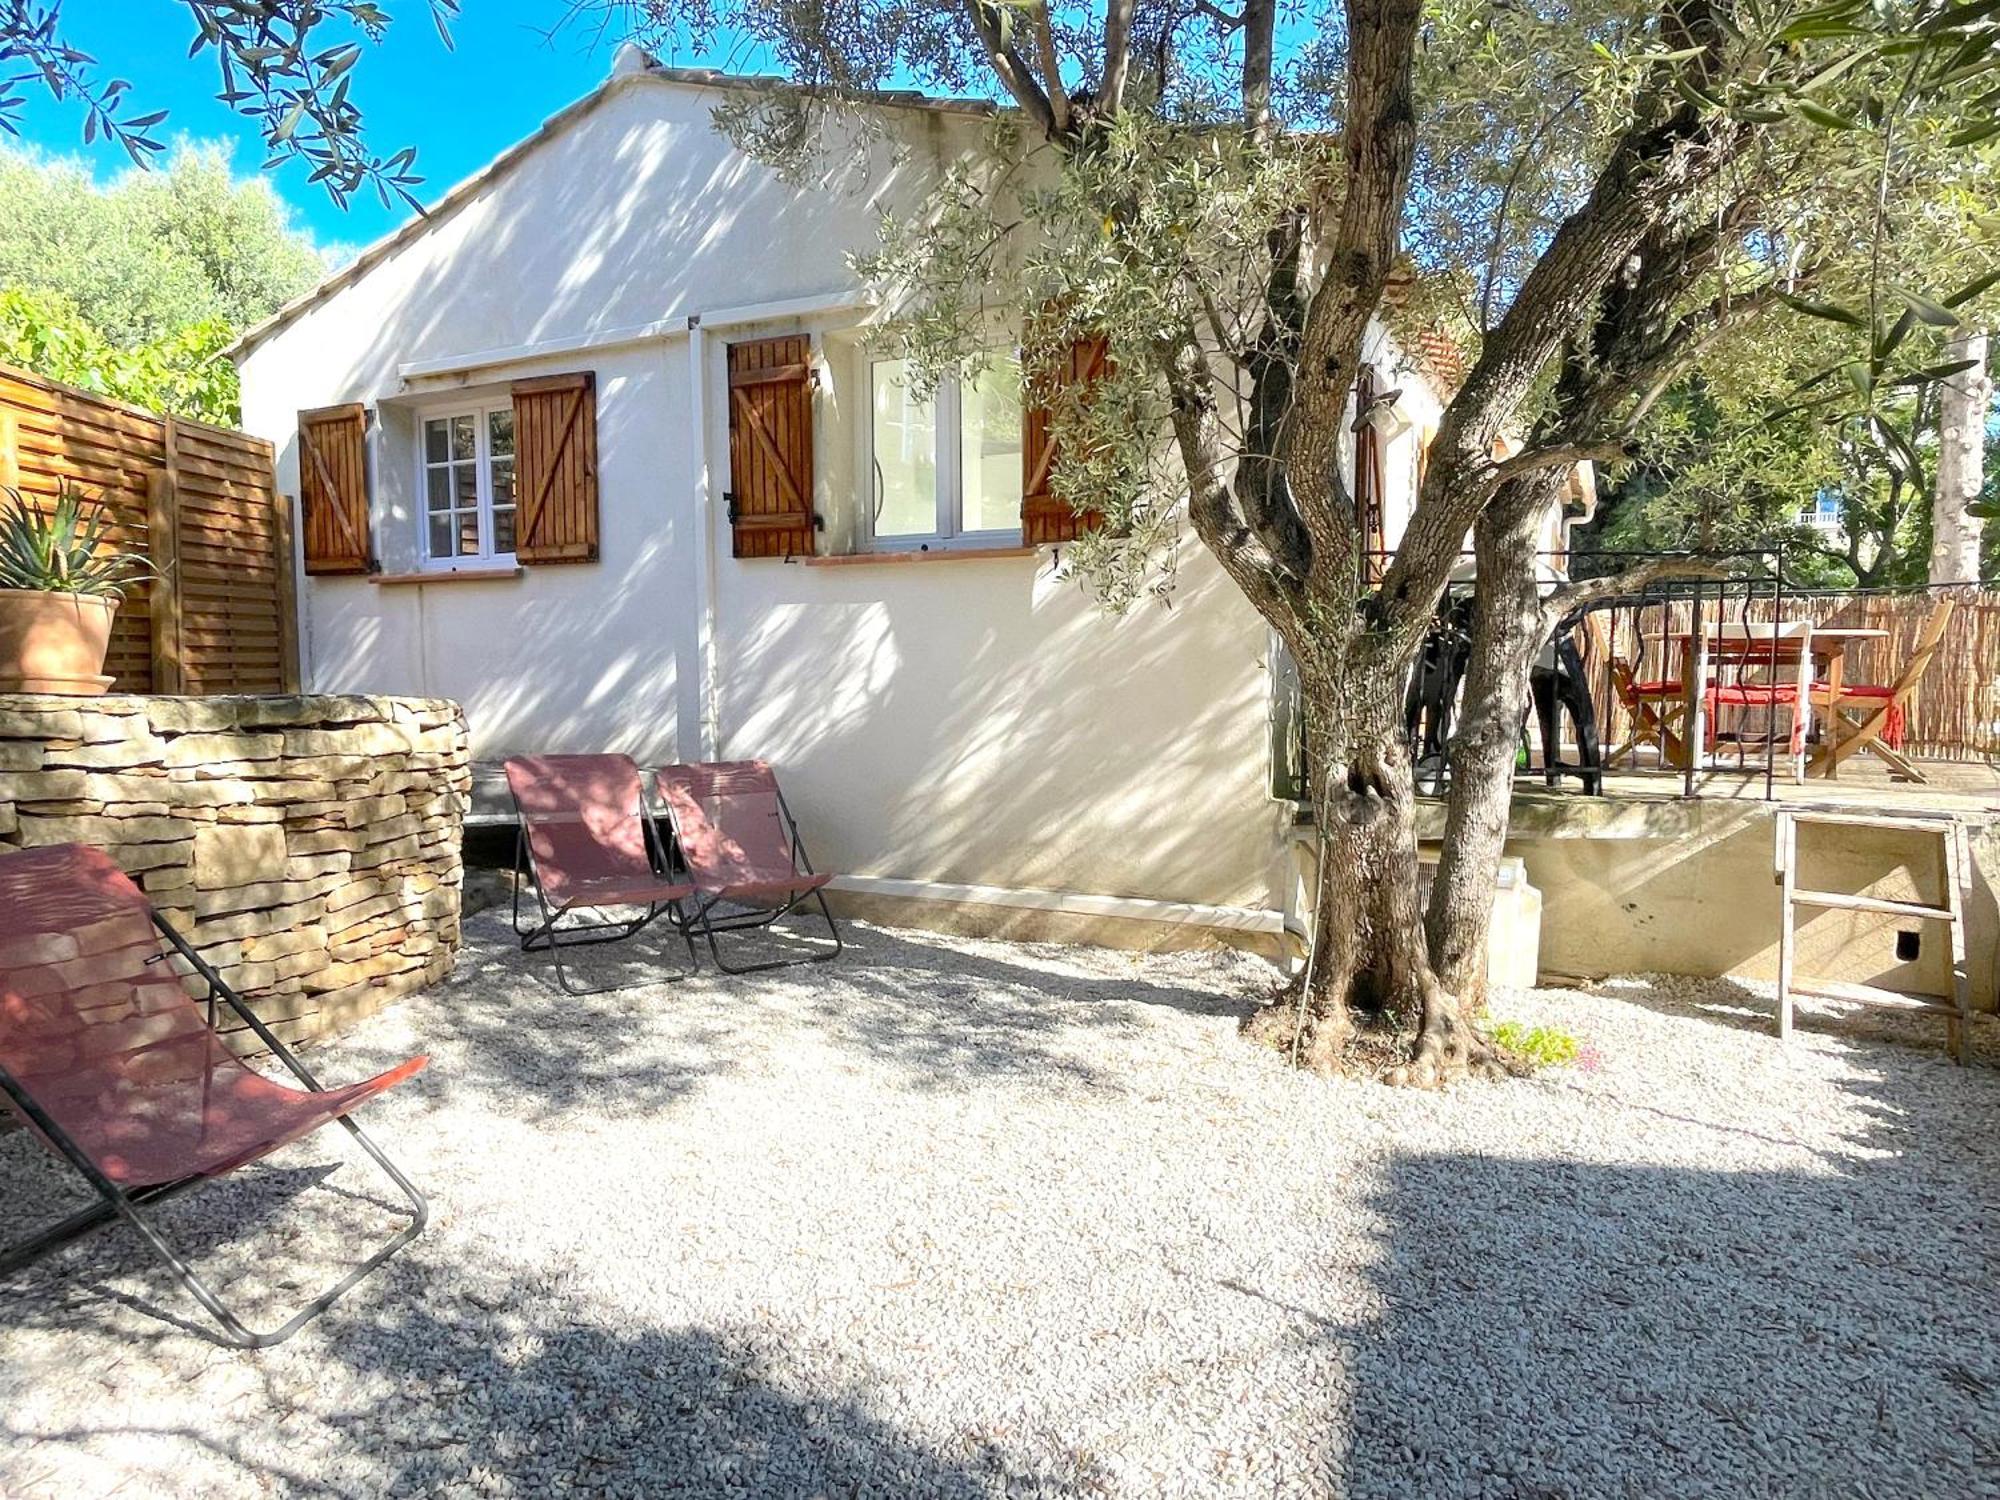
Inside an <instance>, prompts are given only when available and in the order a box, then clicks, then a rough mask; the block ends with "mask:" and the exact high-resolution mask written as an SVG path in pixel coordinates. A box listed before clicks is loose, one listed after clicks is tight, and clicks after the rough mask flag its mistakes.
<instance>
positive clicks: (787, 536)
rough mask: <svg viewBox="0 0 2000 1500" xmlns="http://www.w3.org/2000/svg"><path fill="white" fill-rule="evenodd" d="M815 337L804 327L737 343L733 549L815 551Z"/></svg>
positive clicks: (787, 553) (743, 553)
mask: <svg viewBox="0 0 2000 1500" xmlns="http://www.w3.org/2000/svg"><path fill="white" fill-rule="evenodd" d="M812 392H813V372H812V341H811V340H810V339H809V338H807V337H806V336H805V335H804V334H793V335H791V336H789V337H786V338H780V339H757V340H755V341H753V342H751V343H747V344H731V345H730V346H729V489H728V490H727V491H726V492H725V493H724V494H723V497H722V498H723V501H724V502H725V503H726V504H727V505H728V507H729V532H730V537H731V541H732V549H731V550H732V553H733V555H734V556H737V557H791V556H794V555H797V554H804V553H810V552H811V551H812V550H813V507H812V492H813V410H812Z"/></svg>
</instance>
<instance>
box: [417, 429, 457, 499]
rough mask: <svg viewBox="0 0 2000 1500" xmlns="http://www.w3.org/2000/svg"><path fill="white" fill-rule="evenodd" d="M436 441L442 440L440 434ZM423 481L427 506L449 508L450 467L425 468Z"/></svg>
mask: <svg viewBox="0 0 2000 1500" xmlns="http://www.w3.org/2000/svg"><path fill="white" fill-rule="evenodd" d="M438 441H439V442H443V441H444V439H443V438H442V436H440V437H439V439H438ZM424 483H425V486H426V489H427V493H426V496H425V500H426V503H427V504H428V506H429V508H430V509H432V510H450V509H451V469H450V467H449V466H446V467H443V468H437V469H426V470H425V471H424Z"/></svg>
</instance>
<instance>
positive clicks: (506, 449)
mask: <svg viewBox="0 0 2000 1500" xmlns="http://www.w3.org/2000/svg"><path fill="white" fill-rule="evenodd" d="M486 442H487V447H488V449H489V451H490V452H491V453H492V454H493V456H494V457H495V458H507V457H510V456H511V455H512V454H513V452H514V412H513V410H512V408H510V407H502V408H501V409H500V410H499V411H493V412H488V413H487V414H486Z"/></svg>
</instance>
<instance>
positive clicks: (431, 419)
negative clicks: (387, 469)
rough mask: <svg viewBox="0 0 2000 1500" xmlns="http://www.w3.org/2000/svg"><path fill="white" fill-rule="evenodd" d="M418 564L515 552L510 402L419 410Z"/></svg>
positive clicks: (446, 564) (449, 564)
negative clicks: (420, 538) (420, 552)
mask: <svg viewBox="0 0 2000 1500" xmlns="http://www.w3.org/2000/svg"><path fill="white" fill-rule="evenodd" d="M422 462H423V473H422V475H421V477H420V481H419V493H421V494H422V496H423V503H424V520H423V549H424V563H425V565H426V566H427V567H433V568H458V567H464V566H465V565H466V564H467V563H468V562H495V563H509V562H512V561H513V558H514V407H513V403H512V401H511V400H508V401H505V402H501V403H498V404H495V405H487V406H477V407H472V408H470V409H465V410H455V411H439V412H426V413H425V414H424V416H423V437H422Z"/></svg>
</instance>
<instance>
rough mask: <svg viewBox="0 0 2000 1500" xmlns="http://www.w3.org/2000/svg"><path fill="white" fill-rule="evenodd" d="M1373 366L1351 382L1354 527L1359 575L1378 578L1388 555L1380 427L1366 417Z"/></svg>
mask: <svg viewBox="0 0 2000 1500" xmlns="http://www.w3.org/2000/svg"><path fill="white" fill-rule="evenodd" d="M1375 396H1376V391H1375V367H1374V366H1373V365H1363V366H1362V367H1361V374H1360V375H1359V377H1357V378H1356V380H1355V382H1354V528H1355V531H1356V533H1357V534H1358V535H1359V536H1360V538H1361V576H1362V577H1363V578H1365V579H1367V580H1368V581H1369V582H1370V583H1378V582H1380V581H1381V578H1382V574H1383V571H1384V568H1385V566H1386V564H1387V562H1388V558H1387V557H1386V556H1385V555H1384V553H1385V551H1386V549H1387V547H1388V537H1387V532H1386V531H1385V529H1384V516H1383V503H1382V498H1383V497H1382V430H1381V429H1380V428H1379V427H1377V426H1376V425H1375V424H1374V423H1373V422H1370V421H1368V420H1366V418H1367V416H1368V411H1369V408H1370V407H1371V406H1373V405H1374V403H1375Z"/></svg>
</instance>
